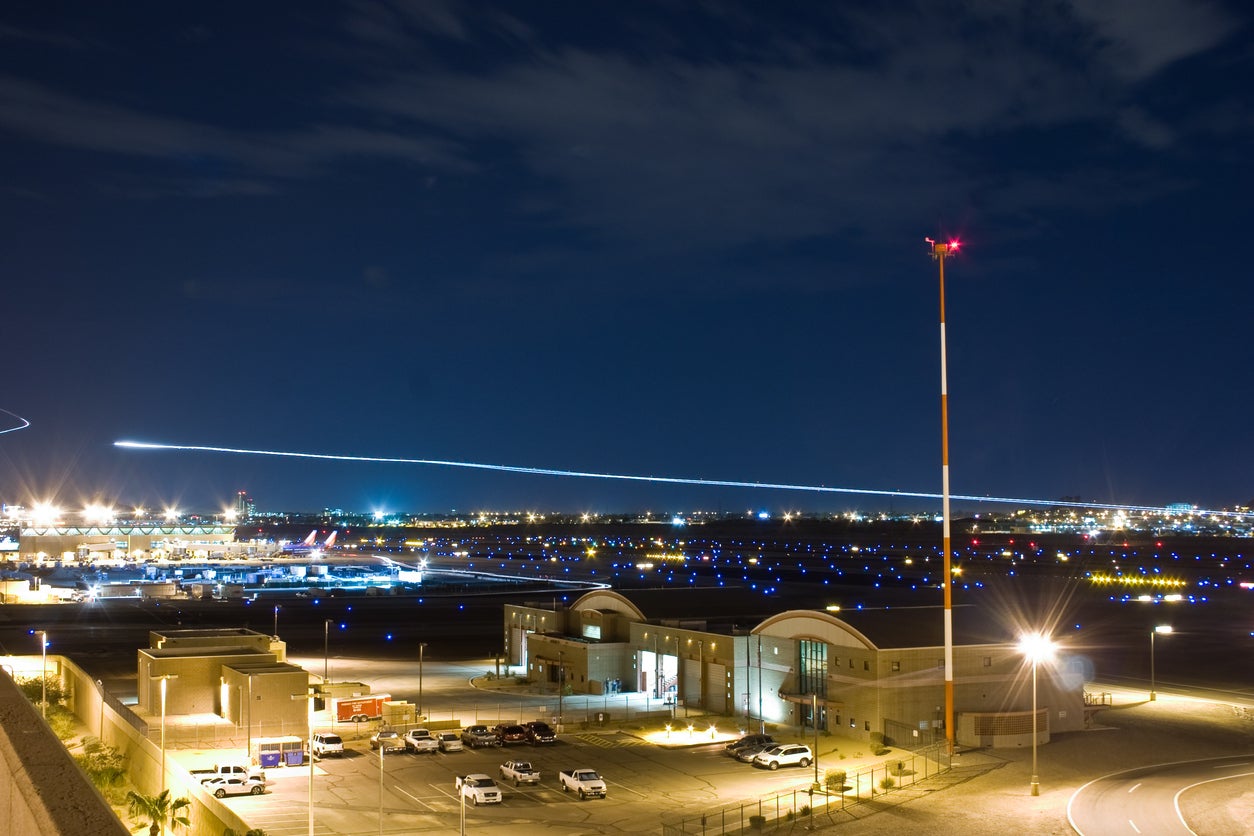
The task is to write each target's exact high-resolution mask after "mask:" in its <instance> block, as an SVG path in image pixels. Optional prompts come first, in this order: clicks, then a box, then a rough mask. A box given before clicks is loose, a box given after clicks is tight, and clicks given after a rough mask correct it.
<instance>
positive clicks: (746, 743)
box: [727, 734, 776, 758]
mask: <svg viewBox="0 0 1254 836" xmlns="http://www.w3.org/2000/svg"><path fill="white" fill-rule="evenodd" d="M775 745H776V743H775V738H773V737H771V736H770V735H769V734H746V735H745V736H744V737H742V738H740V739H739V740H733V741H732V742H731V743H728V744H727V754H729V755H731V756H732V757H733V758H734V757H736V754H737V752H739V751H740V750H741V749H745V748H749V747H754V748H759V747H771V746H775Z"/></svg>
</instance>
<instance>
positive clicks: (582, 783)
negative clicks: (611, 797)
mask: <svg viewBox="0 0 1254 836" xmlns="http://www.w3.org/2000/svg"><path fill="white" fill-rule="evenodd" d="M557 777H558V780H560V781H561V782H562V792H570V791H571V790H574V791H575V792H577V793H579V797H580V798H605V782H604V781H602V780H601V776H600V775H598V774H597V773H596V770H595V769H564V770H562V771H561V772H559V773H557Z"/></svg>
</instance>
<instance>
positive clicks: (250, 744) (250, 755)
mask: <svg viewBox="0 0 1254 836" xmlns="http://www.w3.org/2000/svg"><path fill="white" fill-rule="evenodd" d="M247 741H248V763H252V761H253V675H252V674H251V673H250V674H249V675H248V736H247Z"/></svg>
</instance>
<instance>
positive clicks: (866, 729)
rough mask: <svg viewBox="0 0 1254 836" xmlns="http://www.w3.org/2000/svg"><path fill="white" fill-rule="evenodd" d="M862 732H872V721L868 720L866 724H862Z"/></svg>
mask: <svg viewBox="0 0 1254 836" xmlns="http://www.w3.org/2000/svg"><path fill="white" fill-rule="evenodd" d="M862 730H863V731H870V730H871V721H870V720H866V721H864V722H863V723H862Z"/></svg>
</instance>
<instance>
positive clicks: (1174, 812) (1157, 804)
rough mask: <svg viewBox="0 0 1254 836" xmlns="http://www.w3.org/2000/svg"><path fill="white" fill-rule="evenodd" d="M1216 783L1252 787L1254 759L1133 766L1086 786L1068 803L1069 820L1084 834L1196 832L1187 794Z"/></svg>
mask: <svg viewBox="0 0 1254 836" xmlns="http://www.w3.org/2000/svg"><path fill="white" fill-rule="evenodd" d="M1216 781H1225V782H1229V781H1230V782H1232V785H1231V786H1232V787H1233V790H1232V791H1233V793H1234V794H1240V792H1241V791H1240V789H1238V787H1240V786H1242V785H1244V786H1245V787H1246V790H1247V791H1248V789H1249V787H1251V786H1254V757H1249V756H1238V757H1228V758H1215V759H1213V760H1203V761H1185V762H1182V763H1168V764H1162V765H1159V766H1148V767H1141V768H1138V769H1129V770H1127V771H1126V772H1119V773H1116V774H1114V775H1106V776H1104V777H1101V778H1098V779H1097V780H1095V781H1090V782H1089V783H1087V784H1085V785H1084V786H1083V787H1081V788H1080V789H1079V790H1078V791H1077V792H1076V794H1075V795H1074V796H1072V798H1071V801H1070V803H1068V805H1067V818H1068V820H1069V821H1070V822H1071V826H1072V827H1073V828H1074V829H1075V831H1076V833H1078V834H1080V836H1099V835H1100V836H1107V834H1109V836H1119V834H1130V836H1132V835H1135V836H1192V834H1194V833H1195V832H1196V831H1195V830H1193V829H1192V828H1191V827H1190V826H1189V825H1188V823H1186V821H1185V818H1184V815H1183V814H1182V813H1181V809H1180V803H1181V799H1182V797H1183V796H1185V794H1186V793H1188V792H1190V791H1192V790H1195V789H1197V788H1200V787H1203V786H1204V785H1207V784H1211V783H1213V782H1216Z"/></svg>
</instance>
